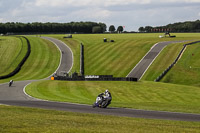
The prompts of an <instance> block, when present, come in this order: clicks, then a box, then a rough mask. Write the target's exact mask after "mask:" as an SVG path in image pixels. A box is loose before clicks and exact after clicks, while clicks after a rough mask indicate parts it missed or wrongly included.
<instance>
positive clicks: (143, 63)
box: [127, 41, 184, 80]
mask: <svg viewBox="0 0 200 133" xmlns="http://www.w3.org/2000/svg"><path fill="white" fill-rule="evenodd" d="M179 42H184V41H169V42H160V43H157V44H155V45H154V46H153V47H152V48H151V50H150V51H149V52H148V53H147V54H146V55H145V56H144V57H143V58H142V60H140V62H139V63H138V64H137V65H136V66H135V67H134V68H133V69H132V71H131V72H130V73H129V74H128V75H127V77H134V78H137V79H138V80H140V79H141V78H142V76H143V75H144V73H145V72H146V70H147V69H148V68H149V66H150V65H151V64H152V63H153V61H154V60H155V58H156V57H157V56H158V55H159V53H160V52H161V51H162V49H163V48H165V47H166V46H167V45H169V44H171V43H179Z"/></svg>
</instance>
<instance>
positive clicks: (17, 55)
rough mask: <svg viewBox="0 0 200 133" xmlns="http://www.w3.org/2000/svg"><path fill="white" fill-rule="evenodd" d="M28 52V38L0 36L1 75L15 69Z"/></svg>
mask: <svg viewBox="0 0 200 133" xmlns="http://www.w3.org/2000/svg"><path fill="white" fill-rule="evenodd" d="M26 52H27V43H26V40H25V39H24V38H22V37H13V36H12V37H11V36H1V37H0V68H1V69H0V76H4V75H7V74H9V73H11V72H12V71H14V69H15V68H16V67H17V66H18V64H19V63H20V62H21V60H22V59H23V58H24V56H25V54H26Z"/></svg>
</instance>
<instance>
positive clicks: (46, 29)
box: [0, 22, 106, 34]
mask: <svg viewBox="0 0 200 133" xmlns="http://www.w3.org/2000/svg"><path fill="white" fill-rule="evenodd" d="M95 27H96V28H98V32H99V33H104V32H105V31H106V24H104V23H96V22H70V23H50V22H48V23H41V22H33V23H20V22H7V23H0V34H6V33H56V32H64V33H75V32H77V33H93V32H95V31H94V28H95Z"/></svg>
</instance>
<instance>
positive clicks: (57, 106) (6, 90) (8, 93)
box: [0, 38, 200, 121]
mask: <svg viewBox="0 0 200 133" xmlns="http://www.w3.org/2000/svg"><path fill="white" fill-rule="evenodd" d="M45 39H48V40H51V41H52V42H54V44H56V45H57V46H58V47H59V48H60V49H62V51H63V53H64V54H63V53H62V52H61V53H62V59H61V64H60V67H59V69H58V70H57V72H60V71H67V72H68V71H69V70H70V69H71V66H72V65H73V58H72V57H73V54H72V53H71V50H70V49H69V47H67V46H66V45H65V44H64V43H62V42H61V41H58V40H56V39H51V38H45ZM164 44H165V43H164ZM65 55H66V56H65ZM147 55H148V54H147ZM151 56H154V53H151V54H149V56H148V58H150V57H151ZM145 58H146V57H145ZM45 80H47V79H45ZM34 81H38V80H29V81H17V82H14V84H13V86H12V87H8V83H4V84H0V104H5V105H14V106H23V107H33V108H42V109H51V110H61V111H70V112H80V113H93V114H103V115H114V116H126V117H135V118H148V119H165V120H178V121H200V114H187V113H173V112H162V111H145V110H137V109H125V108H107V109H101V108H92V103H91V106H90V105H83V104H72V103H63V102H52V101H44V100H39V99H35V98H33V97H30V96H28V95H26V94H25V93H24V87H25V86H26V85H27V84H29V83H32V82H34ZM94 100H95V98H94Z"/></svg>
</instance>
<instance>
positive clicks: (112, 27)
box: [109, 25, 115, 33]
mask: <svg viewBox="0 0 200 133" xmlns="http://www.w3.org/2000/svg"><path fill="white" fill-rule="evenodd" d="M109 31H110V33H112V32H115V26H114V25H111V26H110V27H109Z"/></svg>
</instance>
